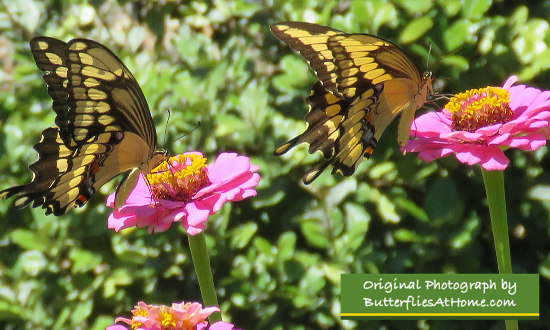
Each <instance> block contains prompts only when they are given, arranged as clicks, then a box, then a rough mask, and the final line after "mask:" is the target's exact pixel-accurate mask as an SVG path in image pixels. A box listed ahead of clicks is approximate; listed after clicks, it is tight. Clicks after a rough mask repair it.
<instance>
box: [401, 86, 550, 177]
mask: <svg viewBox="0 0 550 330" xmlns="http://www.w3.org/2000/svg"><path fill="white" fill-rule="evenodd" d="M517 80H518V78H517V77H516V76H511V77H510V78H508V79H507V80H506V82H505V83H504V86H503V87H502V88H500V87H486V88H483V89H475V90H469V91H466V92H465V93H460V94H457V95H455V96H454V97H453V98H451V100H450V101H449V103H447V105H446V106H445V109H443V111H441V112H429V113H426V114H424V115H422V116H420V117H418V118H417V119H416V120H415V121H414V122H413V124H412V128H411V136H413V137H416V138H417V139H415V140H410V141H409V142H408V143H407V144H406V145H405V146H404V147H403V148H402V150H403V151H407V152H418V153H419V154H418V157H419V158H420V159H422V160H424V161H426V162H429V161H432V160H434V159H436V158H440V157H445V156H448V155H450V154H455V157H456V159H458V161H460V162H462V163H465V164H468V165H474V164H477V163H480V164H481V167H482V168H483V169H485V170H489V171H494V170H504V169H505V168H506V167H507V166H508V164H509V163H510V160H509V159H508V158H507V157H506V156H505V155H504V150H506V149H508V148H519V149H521V150H536V149H538V148H539V147H541V146H543V145H545V144H546V140H547V139H548V138H550V133H549V130H548V125H549V121H550V91H541V90H539V89H536V88H533V87H528V86H525V85H517V86H512V85H513V84H514V83H515V82H517Z"/></svg>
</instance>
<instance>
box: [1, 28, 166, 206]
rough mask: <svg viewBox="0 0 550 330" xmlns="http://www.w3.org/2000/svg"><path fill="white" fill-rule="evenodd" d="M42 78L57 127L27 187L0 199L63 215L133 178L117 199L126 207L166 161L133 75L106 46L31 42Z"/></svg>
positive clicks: (44, 142) (46, 138) (45, 139)
mask: <svg viewBox="0 0 550 330" xmlns="http://www.w3.org/2000/svg"><path fill="white" fill-rule="evenodd" d="M30 47H31V51H32V54H33V56H34V59H35V61H36V65H37V66H38V68H39V69H40V70H42V71H43V72H44V80H45V81H46V83H47V85H48V94H49V95H50V96H51V98H52V100H53V109H54V110H55V112H56V118H55V126H52V127H49V128H47V129H45V130H44V131H43V132H42V137H41V139H40V142H38V143H37V144H36V145H35V146H34V149H35V150H36V151H37V152H38V160H37V161H36V162H35V163H33V164H31V165H30V166H29V169H30V170H31V171H32V172H33V178H32V180H31V182H30V183H27V184H25V185H21V186H15V187H12V188H8V189H6V190H3V191H1V192H0V198H2V197H9V196H12V195H18V196H17V197H16V198H15V200H14V201H13V205H14V206H15V207H17V208H20V207H23V206H25V205H28V204H30V203H32V206H33V207H37V206H41V207H42V208H44V209H45V210H46V214H50V213H53V214H54V215H61V214H64V213H65V212H67V210H68V209H70V208H72V207H75V206H82V205H84V204H85V203H86V202H87V201H88V199H89V198H90V197H91V196H92V195H93V194H94V192H95V191H96V190H97V189H99V188H100V187H101V186H102V185H103V184H105V183H106V182H108V181H109V180H111V179H112V178H114V177H115V176H117V175H119V174H121V173H124V172H128V171H130V173H129V174H128V176H127V177H126V178H125V180H124V181H123V183H121V184H120V185H119V187H118V188H117V193H116V201H115V206H116V207H119V206H121V205H122V204H123V203H124V201H125V200H126V198H127V197H128V194H129V193H130V191H131V190H132V189H133V188H134V186H135V184H136V182H137V179H138V177H139V173H140V172H142V173H148V172H149V171H150V170H151V169H152V168H153V167H154V166H156V165H157V164H158V163H160V162H161V161H162V160H163V159H165V157H166V156H165V152H164V151H156V144H157V134H156V131H155V126H154V123H153V119H152V118H151V113H150V111H149V107H148V105H147V101H146V100H145V97H144V96H143V92H142V91H141V88H140V87H139V85H138V83H137V82H136V80H135V78H134V76H133V75H132V73H130V71H129V70H128V68H126V66H125V65H124V64H123V63H122V62H121V61H120V60H119V59H118V58H117V57H116V55H114V54H113V53H112V52H111V51H110V50H109V49H107V48H106V47H105V46H103V45H101V44H99V43H97V42H95V41H92V40H86V39H73V40H71V41H69V42H67V43H66V42H63V41H61V40H57V39H53V38H49V37H37V38H34V39H32V40H31V41H30Z"/></svg>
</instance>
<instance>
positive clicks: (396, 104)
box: [271, 22, 433, 184]
mask: <svg viewBox="0 0 550 330" xmlns="http://www.w3.org/2000/svg"><path fill="white" fill-rule="evenodd" d="M271 31H272V32H273V34H274V35H275V36H276V37H277V38H279V39H281V40H282V41H284V42H285V43H287V44H288V45H289V46H290V48H292V49H293V50H295V51H298V52H299V53H300V54H301V55H302V56H303V57H304V58H305V59H306V61H307V62H308V63H309V66H310V67H311V69H312V70H313V71H314V72H315V74H316V75H317V78H318V79H319V82H318V83H316V84H315V85H314V86H313V88H312V91H311V94H310V95H309V97H308V98H307V100H306V101H307V103H308V104H309V111H308V113H307V115H306V117H305V121H306V122H307V124H308V127H307V129H306V130H305V131H304V132H303V133H302V134H300V135H298V136H297V137H295V138H293V139H291V140H290V141H288V142H286V143H285V144H283V145H282V146H280V147H278V148H277V149H276V150H275V154H276V155H281V154H284V153H285V152H287V151H288V150H290V149H291V148H293V147H294V146H296V145H297V144H300V143H303V142H307V143H309V144H310V146H309V152H310V153H314V152H315V151H318V150H319V151H321V152H322V153H323V156H324V157H325V158H326V160H325V161H323V162H322V163H321V164H319V165H317V166H316V167H315V168H313V169H311V170H310V171H308V172H307V173H306V174H305V175H304V177H303V181H304V183H305V184H309V183H311V182H312V181H313V180H315V179H316V178H317V177H318V176H319V175H320V174H321V173H322V172H323V171H324V170H325V169H326V168H327V167H328V166H330V165H332V166H333V170H332V173H333V174H334V173H336V172H338V173H341V174H343V175H345V176H349V175H351V174H353V173H354V172H355V170H356V168H357V166H358V165H359V163H360V162H361V161H362V160H363V158H369V157H370V155H371V154H372V152H373V148H374V147H375V146H376V143H377V141H378V140H379V139H380V136H381V135H382V133H383V132H384V130H385V129H386V127H387V126H388V125H389V123H390V122H391V121H392V120H393V119H394V118H395V117H396V116H397V114H399V113H401V112H402V115H401V119H400V122H399V128H398V136H397V140H398V142H399V144H401V145H404V144H405V143H406V142H407V140H408V138H409V132H410V126H411V122H412V120H413V119H414V113H415V111H416V109H418V108H419V107H422V105H423V104H424V103H425V102H426V99H427V97H428V95H429V94H433V90H432V76H431V73H425V74H424V75H423V76H421V75H420V73H419V71H418V69H417V67H416V66H415V65H414V63H413V62H412V61H411V60H410V59H409V57H408V56H407V54H405V53H404V52H403V51H402V50H401V49H400V48H399V47H398V46H396V45H395V44H393V43H391V42H389V41H387V40H384V39H382V38H379V37H376V36H373V35H368V34H350V33H345V32H342V31H338V30H335V29H332V28H329V27H326V26H322V25H317V24H311V23H305V22H283V23H278V24H273V25H271Z"/></svg>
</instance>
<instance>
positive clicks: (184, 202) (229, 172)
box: [107, 152, 260, 235]
mask: <svg viewBox="0 0 550 330" xmlns="http://www.w3.org/2000/svg"><path fill="white" fill-rule="evenodd" d="M205 164H206V158H204V157H203V156H202V154H201V153H199V152H188V153H185V154H183V155H177V156H174V157H171V158H170V159H169V160H168V162H163V163H162V164H160V165H159V166H157V167H156V168H155V169H153V170H152V171H151V174H148V175H147V181H148V184H147V183H146V182H145V179H144V178H143V176H140V178H139V180H138V182H137V184H136V187H135V188H134V190H133V191H132V193H130V195H129V196H128V199H127V200H126V203H125V204H124V205H123V206H121V207H120V208H118V209H116V210H114V211H113V213H111V215H110V216H109V219H108V221H107V222H108V227H109V228H113V229H114V230H115V231H119V230H121V229H124V228H128V227H133V226H137V227H145V226H147V227H148V231H149V232H153V231H154V232H161V231H165V230H167V229H168V228H169V227H170V225H171V224H172V222H177V221H180V222H181V225H182V226H183V228H184V229H185V231H186V232H187V233H188V234H189V235H196V234H198V233H200V232H202V230H203V229H204V223H205V222H206V219H207V218H208V216H209V215H212V214H214V213H216V212H217V211H219V210H220V208H221V207H222V205H223V204H224V203H225V202H228V201H240V200H243V199H245V198H248V197H251V196H255V195H256V191H255V190H254V187H256V186H257V185H258V181H259V180H260V175H259V174H258V173H256V171H257V170H258V166H256V165H253V164H251V163H250V159H249V158H248V157H245V156H239V155H237V154H236V153H222V154H220V155H219V156H218V158H216V160H215V161H214V164H212V165H210V166H206V165H205ZM114 200H115V194H111V195H109V197H108V198H107V206H109V207H112V208H114Z"/></svg>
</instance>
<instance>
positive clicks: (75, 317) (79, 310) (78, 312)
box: [71, 300, 94, 324]
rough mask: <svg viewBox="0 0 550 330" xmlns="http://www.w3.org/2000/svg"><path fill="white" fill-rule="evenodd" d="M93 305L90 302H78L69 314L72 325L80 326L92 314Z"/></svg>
mask: <svg viewBox="0 0 550 330" xmlns="http://www.w3.org/2000/svg"><path fill="white" fill-rule="evenodd" d="M93 307H94V303H93V301H92V300H87V301H83V302H80V303H78V304H77V305H76V308H75V309H74V310H73V312H72V314H71V321H72V324H81V323H82V322H84V320H86V319H87V318H88V316H90V315H91V314H92V309H93Z"/></svg>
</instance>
